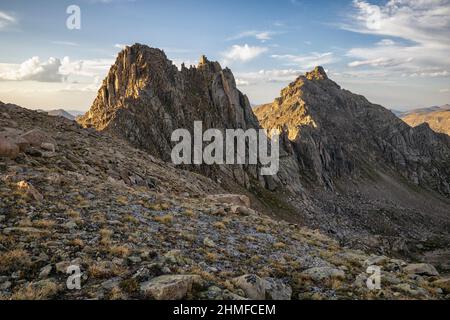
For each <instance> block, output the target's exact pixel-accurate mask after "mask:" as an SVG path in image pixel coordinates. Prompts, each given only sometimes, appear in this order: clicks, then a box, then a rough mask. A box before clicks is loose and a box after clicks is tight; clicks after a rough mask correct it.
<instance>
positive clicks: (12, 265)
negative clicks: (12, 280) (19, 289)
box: [0, 249, 31, 272]
mask: <svg viewBox="0 0 450 320" xmlns="http://www.w3.org/2000/svg"><path fill="white" fill-rule="evenodd" d="M30 265H31V258H30V255H29V254H28V252H26V251H25V250H22V249H15V250H11V251H8V252H3V253H0V272H8V271H10V270H17V269H19V268H23V267H29V266H30Z"/></svg>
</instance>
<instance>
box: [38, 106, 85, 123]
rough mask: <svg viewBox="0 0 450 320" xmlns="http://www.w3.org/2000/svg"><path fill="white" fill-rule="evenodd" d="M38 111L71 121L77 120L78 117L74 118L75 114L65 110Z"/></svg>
mask: <svg viewBox="0 0 450 320" xmlns="http://www.w3.org/2000/svg"><path fill="white" fill-rule="evenodd" d="M37 111H39V112H44V113H47V114H48V115H49V116H53V117H64V118H66V119H69V120H75V118H76V116H74V115H73V114H71V113H69V112H67V111H66V110H64V109H55V110H50V111H47V110H37Z"/></svg>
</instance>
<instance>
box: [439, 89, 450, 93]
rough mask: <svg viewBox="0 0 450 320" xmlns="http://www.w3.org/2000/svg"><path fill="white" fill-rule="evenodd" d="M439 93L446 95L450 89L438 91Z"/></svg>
mask: <svg viewBox="0 0 450 320" xmlns="http://www.w3.org/2000/svg"><path fill="white" fill-rule="evenodd" d="M439 92H440V93H447V92H450V89H448V88H445V89H440V90H439Z"/></svg>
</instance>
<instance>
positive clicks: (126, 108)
mask: <svg viewBox="0 0 450 320" xmlns="http://www.w3.org/2000/svg"><path fill="white" fill-rule="evenodd" d="M78 121H79V123H81V124H82V125H83V126H84V127H93V128H95V129H97V130H102V131H103V130H106V131H110V132H113V133H114V134H116V135H118V136H121V137H123V138H125V139H127V140H128V141H130V142H131V143H132V144H133V145H135V146H138V147H140V148H143V149H145V150H147V151H149V152H150V153H151V154H153V155H155V156H158V157H160V158H162V159H164V160H170V159H171V150H172V147H173V146H174V145H175V143H174V142H172V141H171V134H172V132H173V131H174V130H175V129H178V128H186V129H188V130H189V131H190V132H191V133H192V132H193V126H194V121H202V123H203V129H204V130H206V129H209V128H216V129H220V130H222V131H223V130H225V129H238V128H241V129H243V130H247V129H250V128H253V129H258V128H259V124H258V120H257V119H256V117H255V115H254V114H253V112H252V108H251V106H250V102H249V100H248V98H247V97H246V96H245V95H244V94H242V93H241V92H240V91H239V90H238V89H237V88H236V82H235V79H234V76H233V74H232V73H231V71H230V70H229V69H228V68H225V69H222V68H221V66H220V64H219V63H218V62H211V61H209V60H208V59H207V58H206V57H205V56H202V57H201V59H200V62H199V65H198V66H196V67H192V66H191V67H190V68H189V69H188V68H186V67H185V66H184V65H183V66H182V67H181V70H178V68H177V67H176V66H175V65H174V64H173V63H172V61H170V60H169V59H167V57H166V55H165V53H164V52H163V51H162V50H159V49H155V48H150V47H148V46H145V45H140V44H136V45H133V46H131V47H126V49H124V50H123V51H122V52H120V53H119V55H118V57H117V60H116V62H115V64H114V65H113V66H112V67H111V69H110V71H109V74H108V76H107V77H106V79H105V80H104V82H103V85H102V87H101V88H100V90H99V94H98V96H97V98H96V99H95V101H94V103H93V105H92V107H91V108H90V110H89V112H88V113H86V115H85V116H83V117H81V118H80V119H79V120H78ZM190 168H191V169H195V170H198V171H200V172H203V173H205V174H206V175H208V176H210V177H214V178H215V180H229V181H230V182H229V183H234V182H237V183H238V184H239V185H241V186H244V187H246V188H249V186H250V180H255V181H258V182H257V183H259V184H261V185H262V186H266V185H273V182H272V180H271V178H270V177H268V176H266V177H263V176H261V175H259V174H258V172H259V170H258V169H257V168H256V167H255V166H249V165H233V166H221V167H220V168H217V166H215V167H210V166H195V167H190Z"/></svg>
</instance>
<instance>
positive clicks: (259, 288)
mask: <svg viewBox="0 0 450 320" xmlns="http://www.w3.org/2000/svg"><path fill="white" fill-rule="evenodd" d="M232 283H233V284H234V285H235V286H236V287H238V288H241V289H242V290H244V292H245V294H246V296H247V297H248V298H249V299H251V300H264V299H266V283H265V282H264V280H263V279H261V278H260V277H258V276H257V275H254V274H246V275H243V276H240V277H237V278H234V279H233V280H232Z"/></svg>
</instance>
